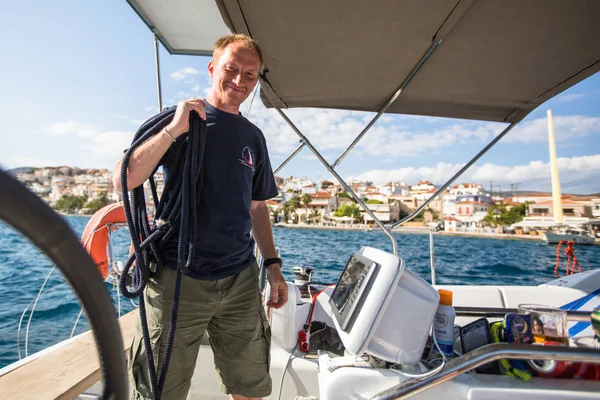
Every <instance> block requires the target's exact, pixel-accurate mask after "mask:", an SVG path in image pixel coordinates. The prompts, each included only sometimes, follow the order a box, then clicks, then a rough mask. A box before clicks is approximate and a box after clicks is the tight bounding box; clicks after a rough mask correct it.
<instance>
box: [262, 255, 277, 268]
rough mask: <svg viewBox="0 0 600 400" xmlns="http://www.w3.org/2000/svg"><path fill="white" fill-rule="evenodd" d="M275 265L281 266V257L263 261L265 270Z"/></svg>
mask: <svg viewBox="0 0 600 400" xmlns="http://www.w3.org/2000/svg"><path fill="white" fill-rule="evenodd" d="M273 264H279V265H281V258H279V257H273V258H267V259H265V260H264V261H263V267H264V268H268V267H269V266H271V265H273Z"/></svg>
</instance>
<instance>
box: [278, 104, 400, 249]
mask: <svg viewBox="0 0 600 400" xmlns="http://www.w3.org/2000/svg"><path fill="white" fill-rule="evenodd" d="M271 106H273V104H271ZM273 108H275V109H276V110H277V112H278V113H279V115H281V118H283V119H284V120H285V122H287V123H288V125H289V126H290V127H291V128H292V129H293V130H294V132H296V134H297V135H298V136H299V137H300V140H301V141H302V143H304V144H305V145H306V146H308V148H309V149H310V150H311V151H312V152H313V154H314V155H315V157H317V159H318V160H319V161H321V163H322V164H323V165H324V166H325V168H327V171H329V172H330V173H331V174H332V175H333V176H334V177H335V178H336V179H337V180H338V182H339V183H340V184H341V185H342V186H343V187H344V189H346V191H347V192H348V193H350V195H351V196H352V197H353V198H354V200H356V202H357V203H358V204H360V206H361V207H362V208H363V209H364V210H365V212H366V213H367V214H369V216H370V217H371V218H373V221H374V222H375V223H376V224H377V225H379V227H380V228H381V229H382V230H383V232H385V234H386V235H387V236H388V237H389V238H390V240H391V241H392V254H394V255H395V256H398V243H396V239H394V236H392V234H391V232H390V231H389V230H388V229H387V228H386V227H385V226H384V225H383V223H382V222H381V221H380V220H379V219H378V218H377V217H376V216H375V214H373V212H372V211H371V210H370V209H369V207H367V205H366V204H365V203H364V202H363V201H362V200H361V199H360V198H359V197H358V195H357V194H356V193H354V190H352V189H351V188H350V186H348V185H347V184H346V182H345V181H344V180H343V179H342V177H341V176H339V175H338V173H337V172H336V171H335V169H334V168H333V167H332V166H331V165H329V163H327V160H325V158H323V156H322V155H321V153H319V152H318V151H317V149H316V148H315V147H314V146H313V145H312V144H311V143H310V141H309V140H308V139H307V138H306V136H304V135H303V134H302V132H300V130H299V129H298V128H297V127H296V125H294V123H293V122H292V121H291V120H290V119H289V118H288V116H287V115H285V113H284V112H283V111H281V109H279V108H276V107H273Z"/></svg>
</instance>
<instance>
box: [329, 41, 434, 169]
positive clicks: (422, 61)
mask: <svg viewBox="0 0 600 400" xmlns="http://www.w3.org/2000/svg"><path fill="white" fill-rule="evenodd" d="M440 43H442V39H437V40H436V41H435V42H433V43H432V44H431V46H430V47H429V49H428V50H427V52H426V53H425V55H424V56H423V57H422V58H421V59H420V60H419V62H418V63H417V65H416V66H415V67H414V68H413V70H412V71H410V73H409V74H408V77H407V78H406V79H405V80H404V82H402V84H401V85H400V87H399V88H398V89H397V90H396V91H395V92H394V94H392V95H391V96H390V98H388V100H387V101H386V102H385V104H384V105H383V106H382V107H381V108H380V109H379V111H378V112H377V115H375V117H373V119H372V120H371V121H370V122H369V123H368V124H367V126H365V127H364V129H363V130H362V132H360V133H359V134H358V136H357V137H356V138H355V139H354V141H352V143H350V146H348V148H346V150H345V151H344V152H343V153H342V154H341V155H340V156H339V157H338V159H337V160H335V162H334V163H333V164H332V166H333V167H334V168H335V167H337V166H338V165H340V163H341V162H342V160H343V159H344V158H346V156H347V155H348V153H350V152H351V151H352V149H353V148H354V146H356V145H357V144H358V142H359V141H360V140H361V139H362V138H363V136H365V134H366V133H367V132H368V131H369V130H370V129H371V127H372V126H373V125H375V123H376V122H377V120H379V118H380V117H381V116H382V115H383V114H384V113H385V112H386V111H387V109H388V108H390V106H391V105H392V104H393V103H394V102H395V101H396V99H398V97H400V95H401V94H402V92H403V91H404V89H405V88H406V87H407V86H408V84H409V83H410V82H411V81H412V80H413V78H414V77H415V75H416V74H417V73H418V72H419V70H420V69H421V68H422V67H423V65H425V63H426V62H427V60H429V58H430V57H431V55H432V54H433V53H434V52H435V51H436V50H437V48H438V46H439V45H440Z"/></svg>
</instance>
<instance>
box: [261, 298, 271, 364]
mask: <svg viewBox="0 0 600 400" xmlns="http://www.w3.org/2000/svg"><path fill="white" fill-rule="evenodd" d="M260 321H261V324H262V330H263V339H264V343H265V346H266V349H265V353H266V355H267V360H266V361H267V371H270V370H271V325H269V320H268V319H267V315H266V314H265V309H264V308H262V307H261V309H260Z"/></svg>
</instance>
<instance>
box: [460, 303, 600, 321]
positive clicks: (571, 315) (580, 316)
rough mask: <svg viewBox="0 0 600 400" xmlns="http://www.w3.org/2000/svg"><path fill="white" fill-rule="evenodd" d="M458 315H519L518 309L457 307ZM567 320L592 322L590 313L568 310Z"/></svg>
mask: <svg viewBox="0 0 600 400" xmlns="http://www.w3.org/2000/svg"><path fill="white" fill-rule="evenodd" d="M454 310H455V311H456V315H458V316H461V317H477V318H481V317H489V318H504V316H505V315H506V314H508V313H518V312H519V310H518V309H516V308H501V307H500V308H498V307H468V306H455V307H454ZM566 312H567V320H569V321H579V322H590V311H572V310H566Z"/></svg>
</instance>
